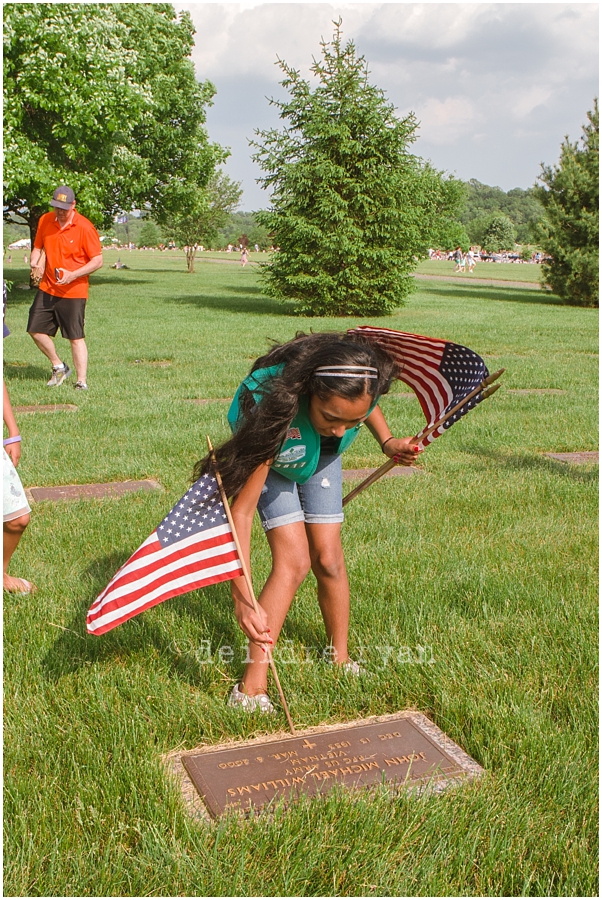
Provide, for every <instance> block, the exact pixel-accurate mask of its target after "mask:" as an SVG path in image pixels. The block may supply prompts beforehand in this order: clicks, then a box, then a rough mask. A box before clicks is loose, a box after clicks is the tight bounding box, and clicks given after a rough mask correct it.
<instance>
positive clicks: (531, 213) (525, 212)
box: [459, 178, 543, 244]
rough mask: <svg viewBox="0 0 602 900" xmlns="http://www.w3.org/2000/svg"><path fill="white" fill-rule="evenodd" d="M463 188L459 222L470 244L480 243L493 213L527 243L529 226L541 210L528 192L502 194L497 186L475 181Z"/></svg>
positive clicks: (472, 179)
mask: <svg viewBox="0 0 602 900" xmlns="http://www.w3.org/2000/svg"><path fill="white" fill-rule="evenodd" d="M464 187H465V191H466V194H465V198H464V202H463V204H462V209H461V211H460V215H459V220H460V222H461V223H462V224H463V225H464V227H465V228H466V231H467V233H468V236H469V237H470V240H471V241H472V242H473V243H474V244H482V242H483V235H484V234H485V231H486V230H487V227H488V225H489V224H490V222H491V219H492V217H493V216H494V215H496V214H501V215H504V216H507V217H508V218H509V219H510V221H511V222H512V224H513V225H514V228H515V230H516V239H517V240H518V241H520V242H521V243H524V242H526V241H528V240H530V238H531V233H532V228H533V225H534V224H535V223H536V222H538V221H539V220H540V219H541V218H542V216H543V207H542V205H541V203H539V201H538V200H537V199H536V197H535V196H534V192H533V190H532V189H530V188H529V189H527V190H523V189H522V188H512V190H510V191H508V192H507V193H506V192H505V191H503V190H502V189H501V188H499V187H491V186H490V185H488V184H481V182H480V181H477V180H476V178H471V180H470V181H467V182H464Z"/></svg>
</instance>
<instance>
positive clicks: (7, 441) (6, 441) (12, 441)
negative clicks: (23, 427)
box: [2, 434, 21, 447]
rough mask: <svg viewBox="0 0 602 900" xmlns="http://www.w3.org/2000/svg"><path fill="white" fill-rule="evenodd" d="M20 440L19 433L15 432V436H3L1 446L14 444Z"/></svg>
mask: <svg viewBox="0 0 602 900" xmlns="http://www.w3.org/2000/svg"><path fill="white" fill-rule="evenodd" d="M20 440H21V435H20V434H17V435H16V436H15V437H11V438H4V440H3V441H2V446H3V447H6V446H8V444H16V443H17V442H18V441H20Z"/></svg>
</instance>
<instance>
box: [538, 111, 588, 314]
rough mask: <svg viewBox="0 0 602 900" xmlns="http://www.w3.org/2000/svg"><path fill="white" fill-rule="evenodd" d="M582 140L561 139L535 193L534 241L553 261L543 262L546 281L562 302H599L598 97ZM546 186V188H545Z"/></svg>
mask: <svg viewBox="0 0 602 900" xmlns="http://www.w3.org/2000/svg"><path fill="white" fill-rule="evenodd" d="M587 117H588V120H589V124H587V125H584V127H583V136H582V139H581V144H580V145H579V143H578V142H576V143H571V142H570V141H569V139H568V136H567V137H565V139H564V141H563V143H562V146H561V150H560V160H559V162H558V165H557V166H544V165H543V164H542V173H541V175H540V176H539V180H540V181H541V182H543V185H537V186H536V187H535V194H536V196H537V199H538V200H539V202H540V203H541V204H542V205H543V207H544V209H545V218H544V221H543V222H542V223H541V224H540V225H539V227H538V229H537V233H536V236H537V240H538V243H539V244H540V246H541V247H542V249H543V250H544V251H545V252H546V253H547V254H549V255H550V256H551V258H552V259H551V261H550V262H546V263H544V265H542V283H544V284H545V283H546V282H547V283H548V284H549V285H550V287H551V288H552V290H553V291H554V293H555V294H557V295H558V296H559V297H560V298H561V299H562V300H564V301H565V303H569V304H572V305H574V306H598V298H599V284H598V265H599V250H598V241H599V235H600V223H599V210H598V203H599V182H598V179H599V159H598V158H599V152H600V151H599V147H600V125H599V115H598V101H597V100H594V108H593V111H591V112H588V114H587ZM544 185H545V186H544Z"/></svg>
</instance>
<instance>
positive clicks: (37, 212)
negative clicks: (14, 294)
mask: <svg viewBox="0 0 602 900" xmlns="http://www.w3.org/2000/svg"><path fill="white" fill-rule="evenodd" d="M45 212H46V210H45V209H44V208H43V207H42V206H33V207H32V208H31V210H30V212H29V215H28V217H27V224H28V225H29V243H30V249H29V262H30V264H31V251H32V250H33V242H34V241H35V239H36V234H37V231H38V222H39V221H40V219H41V218H42V216H43V215H44V213H45ZM29 287H30V288H32V289H33V290H35V289H36V285H35V284H34V283H33V278H32V275H31V270H30V272H29Z"/></svg>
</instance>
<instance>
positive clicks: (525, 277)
mask: <svg viewBox="0 0 602 900" xmlns="http://www.w3.org/2000/svg"><path fill="white" fill-rule="evenodd" d="M455 267H456V264H455V262H454V261H453V260H446V259H439V260H437V259H422V260H421V261H420V262H419V263H418V266H417V267H416V272H417V273H418V274H419V275H445V277H446V278H450V277H453V278H465V279H467V280H468V281H470V279H471V278H487V279H492V280H494V281H529V282H531V283H533V284H539V278H540V274H541V266H538V265H531V264H530V263H493V262H478V263H477V264H476V266H475V267H474V271H473V272H472V274H469V272H468V267H467V268H466V271H465V272H455V271H454V269H455Z"/></svg>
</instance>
